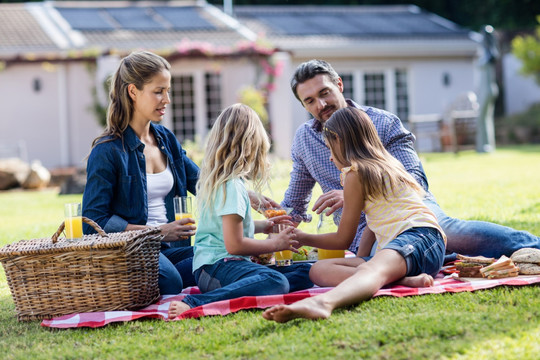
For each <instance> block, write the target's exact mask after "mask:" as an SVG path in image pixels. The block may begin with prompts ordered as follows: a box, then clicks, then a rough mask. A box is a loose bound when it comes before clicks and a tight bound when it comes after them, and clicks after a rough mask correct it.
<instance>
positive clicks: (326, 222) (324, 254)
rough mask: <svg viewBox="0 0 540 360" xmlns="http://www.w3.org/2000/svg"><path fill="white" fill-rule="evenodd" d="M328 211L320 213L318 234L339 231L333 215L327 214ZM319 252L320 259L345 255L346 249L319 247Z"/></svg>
mask: <svg viewBox="0 0 540 360" xmlns="http://www.w3.org/2000/svg"><path fill="white" fill-rule="evenodd" d="M326 211H327V210H324V211H323V212H321V214H320V217H319V223H318V224H317V233H318V234H327V233H332V232H336V231H337V226H336V224H335V223H334V219H333V216H332V215H330V216H328V215H326ZM317 253H318V259H319V260H324V259H333V258H342V257H345V250H327V249H320V248H319V249H318V250H317Z"/></svg>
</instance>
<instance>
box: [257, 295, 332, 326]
mask: <svg viewBox="0 0 540 360" xmlns="http://www.w3.org/2000/svg"><path fill="white" fill-rule="evenodd" d="M331 314H332V310H331V309H330V308H329V307H327V306H325V305H324V302H323V301H322V300H321V299H320V298H318V296H315V297H312V298H307V299H303V300H300V301H298V302H295V303H293V304H290V305H276V306H272V307H271V308H270V309H267V310H265V311H264V312H263V314H262V316H263V317H264V318H265V319H266V320H274V321H276V322H279V323H284V322H287V321H289V320H293V319H296V318H305V319H313V320H315V319H327V318H328V317H330V315H331Z"/></svg>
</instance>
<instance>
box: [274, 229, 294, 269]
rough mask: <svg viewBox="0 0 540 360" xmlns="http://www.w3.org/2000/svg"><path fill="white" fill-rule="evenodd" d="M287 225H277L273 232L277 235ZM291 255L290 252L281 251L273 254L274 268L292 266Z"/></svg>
mask: <svg viewBox="0 0 540 360" xmlns="http://www.w3.org/2000/svg"><path fill="white" fill-rule="evenodd" d="M285 228H287V225H285V224H277V225H274V227H273V231H274V232H275V233H279V232H281V231H282V230H285ZM292 258H293V253H292V251H291V250H281V251H276V252H274V260H275V261H276V266H288V265H291V264H292Z"/></svg>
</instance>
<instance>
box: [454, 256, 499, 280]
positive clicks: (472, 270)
mask: <svg viewBox="0 0 540 360" xmlns="http://www.w3.org/2000/svg"><path fill="white" fill-rule="evenodd" d="M457 258H458V259H459V261H457V262H456V269H457V271H458V273H459V277H482V273H481V272H480V269H482V268H483V267H484V266H486V265H490V264H492V263H494V262H495V259H494V258H487V257H484V256H464V255H460V254H457Z"/></svg>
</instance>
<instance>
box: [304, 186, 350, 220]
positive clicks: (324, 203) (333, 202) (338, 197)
mask: <svg viewBox="0 0 540 360" xmlns="http://www.w3.org/2000/svg"><path fill="white" fill-rule="evenodd" d="M342 207H343V190H331V191H329V192H327V193H324V194H322V195H321V196H319V198H318V199H317V201H315V204H313V208H312V209H311V210H312V211H315V212H316V213H317V214H320V213H321V212H323V211H324V209H326V208H329V210H328V212H327V213H326V215H332V214H333V213H334V211H336V210H337V209H340V208H342Z"/></svg>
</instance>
